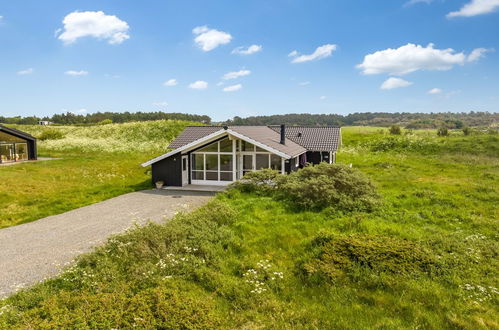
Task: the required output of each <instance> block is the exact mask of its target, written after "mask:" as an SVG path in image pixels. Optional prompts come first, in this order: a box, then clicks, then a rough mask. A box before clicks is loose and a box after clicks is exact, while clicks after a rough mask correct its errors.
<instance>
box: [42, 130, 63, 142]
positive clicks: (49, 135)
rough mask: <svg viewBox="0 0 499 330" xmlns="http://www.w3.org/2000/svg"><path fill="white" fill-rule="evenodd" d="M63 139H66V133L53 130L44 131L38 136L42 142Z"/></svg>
mask: <svg viewBox="0 0 499 330" xmlns="http://www.w3.org/2000/svg"><path fill="white" fill-rule="evenodd" d="M63 138H64V133H63V132H61V131H59V130H56V129H53V128H50V129H46V130H44V131H43V132H42V133H41V134H40V135H39V136H38V140H41V141H45V140H60V139H63Z"/></svg>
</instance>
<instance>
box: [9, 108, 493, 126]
mask: <svg viewBox="0 0 499 330" xmlns="http://www.w3.org/2000/svg"><path fill="white" fill-rule="evenodd" d="M164 119H171V120H187V121H195V122H201V123H204V124H211V122H212V121H211V118H210V117H209V116H207V115H195V114H185V113H166V112H161V111H158V112H128V111H127V112H96V113H89V114H85V115H83V114H74V113H71V112H66V113H62V114H55V115H53V116H52V117H36V116H31V117H21V116H16V117H3V116H0V123H5V124H20V125H35V124H38V121H40V120H47V121H50V122H52V123H54V124H60V125H86V124H87V125H93V124H98V123H103V122H104V123H108V122H113V123H125V122H131V121H150V120H164ZM220 124H224V125H279V124H286V125H290V126H293V125H307V126H352V125H356V126H381V127H390V126H392V125H399V126H402V127H405V128H412V129H417V128H441V127H446V128H448V129H460V128H463V127H478V126H483V127H489V126H497V125H499V113H497V112H495V113H494V112H493V113H491V112H474V111H471V112H461V113H453V112H437V113H420V112H416V113H410V112H395V113H391V112H362V113H361V112H356V113H351V114H348V115H340V114H309V113H293V114H283V115H271V116H251V117H246V118H241V117H238V116H236V117H234V118H232V119H229V120H227V121H225V122H221V123H220Z"/></svg>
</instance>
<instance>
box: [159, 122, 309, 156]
mask: <svg viewBox="0 0 499 330" xmlns="http://www.w3.org/2000/svg"><path fill="white" fill-rule="evenodd" d="M221 129H223V127H221V126H187V127H186V128H185V129H184V131H183V132H182V133H180V135H179V136H178V137H177V138H176V139H175V140H174V141H173V142H172V143H171V144H170V145H169V146H168V148H171V149H177V148H180V147H183V146H184V145H187V144H189V143H191V142H194V141H196V140H198V139H201V138H203V137H205V136H207V135H209V134H212V133H215V132H217V131H219V130H221ZM228 129H229V130H232V131H234V132H235V133H238V134H241V135H243V136H245V137H247V138H249V139H252V140H255V141H257V142H259V143H262V144H264V145H266V146H268V147H270V148H273V149H275V150H278V151H280V152H282V153H285V154H286V155H289V156H290V157H295V156H298V155H300V154H302V153H304V152H305V151H307V150H306V149H305V148H303V147H302V146H300V145H299V144H297V143H295V142H293V141H289V140H288V141H287V143H286V144H281V143H280V139H281V136H280V134H279V133H276V132H275V131H273V130H271V129H270V128H269V127H268V126H229V127H228Z"/></svg>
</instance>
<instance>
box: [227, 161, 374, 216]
mask: <svg viewBox="0 0 499 330" xmlns="http://www.w3.org/2000/svg"><path fill="white" fill-rule="evenodd" d="M232 187H234V188H236V189H238V190H240V191H242V192H252V193H257V194H263V195H271V196H274V197H276V198H279V199H283V200H285V201H288V202H289V203H290V204H291V205H292V206H293V207H295V208H297V209H301V210H315V211H318V210H322V209H324V208H327V207H329V208H332V209H337V210H342V211H371V210H373V208H374V207H375V206H376V205H377V204H378V201H379V199H378V195H377V193H376V189H375V187H374V185H373V184H372V183H371V181H370V180H369V179H368V178H367V177H366V176H365V175H364V174H363V173H362V172H360V171H358V170H355V169H352V168H350V167H348V166H345V165H336V164H327V163H321V164H318V165H309V166H307V167H305V168H303V169H300V170H298V171H296V172H292V173H291V174H288V175H282V174H279V173H278V172H277V171H273V170H262V171H256V172H251V173H248V174H246V175H245V176H244V178H243V179H242V180H240V181H238V182H236V183H234V184H233V185H232Z"/></svg>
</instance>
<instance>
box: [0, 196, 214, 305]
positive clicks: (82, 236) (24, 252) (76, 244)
mask: <svg viewBox="0 0 499 330" xmlns="http://www.w3.org/2000/svg"><path fill="white" fill-rule="evenodd" d="M212 196H213V193H207V192H186V191H182V192H175V191H166V190H144V191H139V192H133V193H129V194H126V195H122V196H119V197H115V198H111V199H109V200H106V201H103V202H100V203H96V204H93V205H89V206H85V207H81V208H79V209H76V210H72V211H69V212H66V213H63V214H59V215H54V216H50V217H46V218H43V219H40V220H37V221H34V222H30V223H26V224H22V225H18V226H15V227H10V228H5V229H1V230H0V298H2V297H6V296H8V295H9V294H11V293H13V292H15V291H17V290H18V289H20V288H22V287H26V286H30V285H32V284H34V283H36V282H38V281H41V280H43V279H46V278H48V277H51V276H54V275H56V274H57V273H58V272H59V271H60V270H61V268H62V267H64V266H65V265H66V264H67V263H69V262H70V261H72V260H73V259H74V257H76V256H77V255H79V254H81V253H84V252H88V251H90V250H91V249H92V248H93V247H95V246H96V245H99V244H102V243H103V242H105V241H106V239H107V238H108V237H109V236H110V235H112V234H117V233H120V232H123V231H124V230H125V229H127V228H129V227H130V226H133V225H134V224H135V223H137V224H139V225H141V224H144V223H146V222H147V221H148V220H149V219H150V220H151V221H155V222H161V221H164V220H166V219H168V218H171V217H172V216H173V215H174V214H175V213H176V212H177V211H180V210H186V211H188V210H191V209H193V208H196V207H199V206H201V205H202V204H204V203H206V202H207V201H208V200H209V199H210V198H211V197H212Z"/></svg>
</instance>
